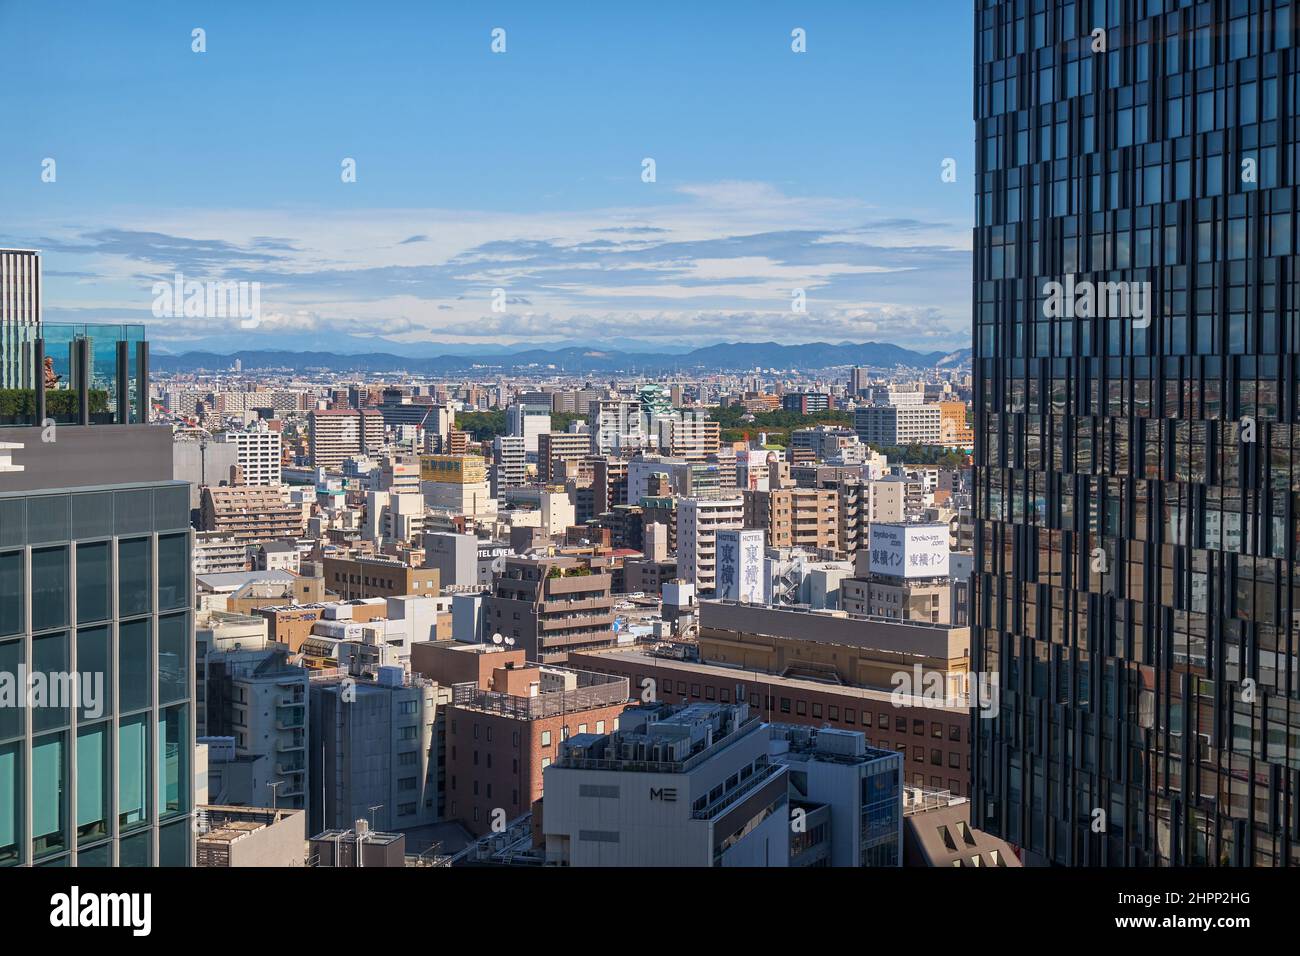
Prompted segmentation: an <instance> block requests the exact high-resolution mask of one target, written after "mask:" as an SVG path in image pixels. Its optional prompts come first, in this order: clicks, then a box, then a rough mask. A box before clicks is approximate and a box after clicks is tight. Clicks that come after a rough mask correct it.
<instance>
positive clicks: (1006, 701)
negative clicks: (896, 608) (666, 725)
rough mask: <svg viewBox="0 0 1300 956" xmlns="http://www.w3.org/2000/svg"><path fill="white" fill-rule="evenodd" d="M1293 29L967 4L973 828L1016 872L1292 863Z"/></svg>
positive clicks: (1169, 5) (1070, 4)
mask: <svg viewBox="0 0 1300 956" xmlns="http://www.w3.org/2000/svg"><path fill="white" fill-rule="evenodd" d="M1297 26H1298V24H1297V17H1296V15H1295V7H1294V6H1293V5H1289V4H1283V3H1276V2H1273V0H1254V2H1244V0H1243V2H1233V3H1218V4H1212V3H1195V4H1193V3H1186V2H1179V3H1174V2H1172V0H1170V2H1164V3H1158V2H1154V3H1153V2H1141V3H1139V2H1136V0H1109V2H1105V3H1103V2H1079V0H1042V2H1037V3H1033V4H1027V3H1024V2H1021V0H1016V2H1011V0H977V2H976V3H975V28H976V34H975V62H976V67H975V70H976V78H975V85H976V96H975V110H976V122H977V126H976V149H975V156H976V169H975V176H974V184H975V208H976V217H977V218H976V230H975V241H974V283H973V292H974V302H973V315H974V317H975V337H974V371H975V401H974V407H975V415H976V425H975V430H976V433H977V435H978V438H977V442H976V489H977V490H976V502H975V507H976V518H977V524H976V533H975V556H976V573H975V593H974V600H973V601H972V605H971V607H972V634H971V645H972V648H973V656H974V658H975V661H974V668H975V670H976V671H977V672H980V677H981V679H980V680H979V681H976V682H974V683H976V684H979V685H980V686H981V687H982V686H983V685H984V682H985V679H986V675H987V676H988V677H992V678H993V681H994V684H993V686H994V690H995V693H993V694H989V695H985V696H984V697H983V698H982V699H981V700H980V704H981V705H982V709H981V708H976V709H974V710H973V712H972V713H973V718H972V719H973V739H974V745H975V754H974V758H975V759H974V764H973V771H974V779H973V822H974V823H975V825H977V826H979V827H981V828H983V829H984V830H986V831H990V832H992V833H994V834H997V835H998V836H1001V837H1003V838H1004V839H1006V840H1008V841H1010V842H1012V843H1015V844H1019V845H1020V846H1021V847H1022V848H1024V850H1025V851H1026V854H1027V857H1028V858H1029V859H1030V860H1031V861H1034V860H1037V861H1045V862H1051V863H1056V864H1062V865H1074V866H1090V865H1103V866H1179V865H1224V864H1231V865H1283V864H1291V865H1294V864H1296V863H1300V839H1298V838H1297V837H1298V831H1297V824H1296V822H1297V820H1300V706H1298V705H1297V696H1296V695H1297V684H1296V664H1297V660H1296V655H1297V640H1298V638H1300V614H1298V612H1300V575H1297V574H1296V571H1295V564H1294V562H1295V561H1296V559H1297V557H1300V544H1298V541H1300V539H1298V538H1297V531H1298V530H1300V526H1298V525H1297V521H1298V520H1300V509H1298V507H1297V506H1298V505H1300V497H1298V495H1297V490H1298V489H1300V450H1293V448H1300V446H1297V445H1294V444H1293V442H1300V419H1298V418H1297V407H1298V406H1297V386H1298V383H1300V364H1298V360H1297V353H1300V299H1298V298H1297V296H1296V290H1295V272H1296V266H1297V262H1298V261H1300V260H1298V259H1297V257H1296V255H1295V231H1296V227H1297V223H1298V221H1300V220H1298V219H1297V215H1296V211H1295V205H1296V199H1297V196H1296V189H1295V184H1296V179H1295V177H1296V164H1295V161H1294V155H1295V144H1294V143H1293V140H1294V139H1295V138H1296V132H1295V122H1294V119H1293V117H1294V104H1293V102H1292V100H1291V96H1292V95H1293V92H1294V89H1295V86H1296V78H1297V76H1298V75H1300V57H1298V56H1297V53H1296V50H1297V48H1298V47H1300V35H1297V33H1296V29H1297ZM985 715H987V716H985Z"/></svg>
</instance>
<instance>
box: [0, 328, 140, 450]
mask: <svg viewBox="0 0 1300 956" xmlns="http://www.w3.org/2000/svg"><path fill="white" fill-rule="evenodd" d="M34 333H35V330H34V329H33V330H32V337H31V338H30V339H28V340H27V341H19V342H16V343H13V345H14V350H15V352H16V353H17V354H18V357H19V368H18V379H17V380H18V382H19V383H21V384H20V387H18V388H12V389H4V390H0V427H3V426H9V427H23V426H25V427H35V426H40V425H41V424H42V423H43V422H44V421H45V419H47V418H50V419H53V420H54V421H55V422H57V423H58V424H60V425H112V424H119V425H121V424H140V423H145V422H148V420H149V389H148V385H147V383H148V376H149V344H148V342H146V341H145V337H144V333H145V327H144V326H143V325H61V324H51V323H48V322H46V323H42V324H41V326H40V337H36V335H35V334H34ZM50 377H52V379H53V380H52V381H51V380H50ZM38 382H40V383H43V384H45V387H44V388H37V387H36V383H38Z"/></svg>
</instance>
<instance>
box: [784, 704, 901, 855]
mask: <svg viewBox="0 0 1300 956" xmlns="http://www.w3.org/2000/svg"><path fill="white" fill-rule="evenodd" d="M770 732H771V735H772V744H771V751H772V756H773V759H774V760H776V761H777V762H778V763H782V764H784V765H785V766H786V767H787V768H788V769H789V774H788V779H789V781H790V802H791V807H792V812H791V831H792V835H791V843H792V852H791V861H790V865H791V866H807V865H820V866H902V865H903V757H902V755H901V754H899V753H897V752H895V751H892V750H880V749H877V748H875V747H869V746H867V737H866V734H864V733H862V732H861V731H855V730H836V729H834V728H830V727H824V728H818V729H813V728H809V727H803V726H799V725H795V724H774V725H772V727H771V728H770ZM823 808H824V809H825V810H826V811H828V812H827V813H826V821H825V823H824V824H823V825H824V826H825V827H827V828H828V830H829V834H828V837H829V838H828V839H825V840H816V841H814V840H806V839H805V838H804V837H805V835H806V834H808V833H809V831H810V830H811V829H812V828H813V827H815V826H816V825H817V821H816V819H815V816H814V815H815V814H817V813H818V811H819V810H821V809H823ZM799 811H803V815H802V817H801V816H800V815H799ZM805 843H809V844H813V845H815V844H822V845H824V846H826V847H827V848H828V850H829V852H828V853H827V854H826V855H825V857H824V858H823V859H818V860H816V862H815V863H814V862H813V861H812V860H801V859H800V858H799V857H800V856H801V855H802V854H803V852H805V849H812V846H811V845H810V846H808V847H807V848H805V846H804V844H805Z"/></svg>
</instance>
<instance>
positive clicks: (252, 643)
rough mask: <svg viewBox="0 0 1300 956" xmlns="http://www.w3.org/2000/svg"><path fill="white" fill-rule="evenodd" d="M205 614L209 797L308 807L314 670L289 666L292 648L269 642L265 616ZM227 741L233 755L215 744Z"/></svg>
mask: <svg viewBox="0 0 1300 956" xmlns="http://www.w3.org/2000/svg"><path fill="white" fill-rule="evenodd" d="M203 615H204V617H203V621H202V622H201V623H202V626H201V627H200V628H199V632H198V649H197V660H196V668H197V677H196V686H197V688H198V694H197V701H198V706H199V707H200V708H201V710H202V712H201V714H200V715H199V719H198V725H199V737H200V739H202V740H204V741H205V742H207V743H209V752H208V780H209V784H208V798H209V800H212V801H214V802H217V803H229V804H239V805H241V806H254V807H269V806H271V805H272V804H273V803H274V805H276V806H280V807H289V808H297V809H305V808H306V806H307V799H308V793H307V786H306V784H307V749H306V747H307V687H308V672H307V670H306V669H305V668H303V667H298V666H295V665H290V664H289V663H288V662H287V659H288V654H289V651H288V648H287V647H286V646H285V645H281V644H274V643H271V642H269V641H268V640H267V638H266V636H265V635H266V633H267V622H266V619H265V618H264V617H260V616H259V617H252V616H248V615H242V614H241V615H235V614H224V613H222V612H212V611H208V612H203ZM258 629H260V639H259V635H258V633H257V630H258ZM222 738H224V740H225V741H226V742H227V743H226V749H228V751H229V752H228V753H224V752H223V751H222V749H221V748H220V747H219V746H216V745H215V744H216V741H217V740H219V739H222Z"/></svg>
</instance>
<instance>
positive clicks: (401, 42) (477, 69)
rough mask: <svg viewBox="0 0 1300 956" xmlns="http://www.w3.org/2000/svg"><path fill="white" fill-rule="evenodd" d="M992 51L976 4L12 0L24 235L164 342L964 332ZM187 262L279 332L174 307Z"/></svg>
mask: <svg viewBox="0 0 1300 956" xmlns="http://www.w3.org/2000/svg"><path fill="white" fill-rule="evenodd" d="M196 27H201V28H202V29H204V30H205V31H206V42H207V52H205V53H195V52H193V51H192V50H191V42H192V41H191V31H192V30H193V29H194V28H196ZM497 27H499V28H502V29H504V30H505V31H506V34H505V40H506V52H505V53H504V54H494V53H493V52H492V51H491V31H492V30H493V29H494V28H497ZM795 28H802V29H803V30H805V31H806V36H807V52H806V53H794V52H793V51H792V50H791V31H792V30H793V29H795ZM971 74H972V71H971V4H970V3H969V0H925V2H901V3H900V2H894V0H856V2H829V0H802V2H797V3H796V2H763V0H750V2H746V3H731V2H710V3H707V4H706V3H698V2H693V3H686V2H671V0H669V2H663V0H661V2H656V3H650V4H632V3H607V2H577V0H571V2H566V0H553V2H547V3H538V2H531V3H472V4H471V3H462V4H451V3H435V2H430V0H425V2H374V3H370V4H359V3H334V2H315V3H310V4H309V3H306V2H301V3H299V2H277V3H267V2H257V0H225V2H221V3H216V2H212V3H206V2H185V3H177V2H161V0H160V2H156V3H149V2H133V0H124V2H119V3H113V4H104V3H93V4H92V3H84V2H80V3H65V2H60V0H41V2H26V0H0V84H3V87H2V88H4V89H6V90H8V91H10V95H9V96H7V97H6V106H5V120H4V123H3V126H0V209H2V210H4V215H3V217H0V244H6V245H17V246H24V247H36V248H40V249H42V250H43V251H44V252H45V258H44V266H45V275H46V293H45V312H46V317H47V320H49V321H65V320H66V321H72V320H77V321H94V320H101V321H103V320H113V321H129V320H135V321H143V322H147V323H149V324H150V336H151V338H153V339H154V340H155V341H156V342H157V343H158V344H159V346H161V347H163V348H164V349H166V350H169V351H177V350H183V349H185V348H189V347H200V346H208V347H215V348H223V347H224V348H235V347H257V346H258V345H262V346H265V347H282V346H284V345H286V344H293V345H296V346H299V347H302V348H331V347H332V348H338V349H341V350H344V349H346V350H352V349H356V348H381V349H387V350H400V348H401V347H402V346H405V347H407V348H409V349H410V350H412V351H416V352H423V351H427V350H428V349H429V348H431V347H432V344H434V343H460V344H462V345H478V344H482V345H484V346H489V345H492V346H499V345H502V344H506V343H520V344H542V345H560V344H569V343H595V344H600V345H618V344H620V343H628V342H631V343H635V344H636V345H637V346H638V347H664V346H675V347H682V346H685V345H691V344H704V343H707V342H714V341H719V340H742V339H743V340H747V341H756V340H767V339H772V340H777V341H783V342H798V341H812V340H824V341H841V340H853V341H866V340H876V341H890V342H896V343H898V344H901V345H906V346H910V347H918V348H926V349H931V348H935V349H938V348H957V347H963V346H965V345H966V344H967V343H968V340H969V331H968V324H969V296H970V286H969V276H970V267H969V261H968V260H969V247H970V225H971V191H972V190H971V175H970V174H971V170H972V137H973V123H972V121H971V118H970V114H971V94H970V81H971ZM646 157H650V158H653V159H654V161H655V167H656V168H655V172H656V181H655V182H653V183H646V182H643V181H642V175H641V174H642V160H643V159H644V158H646ZM949 157H951V158H953V159H955V160H956V164H957V166H956V169H957V181H956V182H955V183H945V182H943V181H941V178H940V167H941V163H942V162H943V160H944V159H946V158H949ZM46 158H51V159H53V160H54V161H55V163H56V166H55V170H56V176H57V178H56V180H55V181H54V182H42V179H41V172H42V162H43V160H45V159H46ZM344 158H352V159H355V161H356V169H357V181H356V182H355V183H343V182H342V181H341V177H340V170H341V166H340V164H341V162H342V161H343V159H344ZM177 271H180V272H183V273H184V275H185V277H186V278H187V279H191V280H198V281H216V280H222V279H234V280H246V281H258V282H260V283H262V294H261V298H262V309H263V322H262V324H261V325H260V326H259V328H258V329H256V330H253V331H251V332H250V331H243V332H241V331H240V330H239V329H238V327H237V326H238V321H237V320H233V319H232V320H229V322H228V323H226V324H223V321H224V320H203V321H194V320H188V321H187V320H180V319H163V320H159V319H155V318H154V317H153V316H152V314H151V305H152V302H153V295H152V283H153V282H154V281H156V280H159V279H166V280H170V279H171V277H172V275H173V274H174V273H175V272H177ZM495 288H503V289H505V290H506V293H507V297H508V300H507V301H508V306H507V310H506V312H505V313H499V312H493V311H492V309H491V301H492V298H491V297H492V290H493V289H495ZM795 288H800V289H804V290H805V292H806V295H807V314H806V315H799V314H795V313H792V312H791V308H790V302H791V290H792V289H795ZM435 350H436V349H435Z"/></svg>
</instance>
